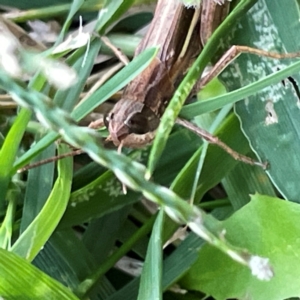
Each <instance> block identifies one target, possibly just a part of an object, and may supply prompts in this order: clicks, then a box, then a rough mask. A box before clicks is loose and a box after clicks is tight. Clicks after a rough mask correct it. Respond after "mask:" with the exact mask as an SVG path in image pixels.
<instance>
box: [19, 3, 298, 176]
mask: <svg viewBox="0 0 300 300" xmlns="http://www.w3.org/2000/svg"><path fill="white" fill-rule="evenodd" d="M219 2H221V3H219ZM223 2H224V1H214V0H202V1H201V6H200V7H199V8H196V9H192V8H186V7H185V6H184V5H183V4H182V3H181V2H180V1H179V0H178V1H170V0H158V3H157V6H156V10H155V14H154V18H153V20H152V22H151V24H150V27H149V30H148V32H147V34H146V35H145V37H144V38H143V39H142V41H141V43H140V44H139V46H138V48H137V49H136V52H135V55H138V54H139V53H141V52H142V51H143V50H145V49H146V48H147V47H153V46H158V47H159V51H158V53H157V55H156V57H155V58H154V59H153V61H152V62H151V63H150V65H149V66H148V68H146V69H145V70H144V71H143V72H142V73H141V74H139V75H138V76H137V77H136V78H135V79H134V80H133V81H131V83H130V84H129V85H128V86H127V88H126V89H125V91H124V93H123V96H122V98H121V100H120V101H118V102H117V104H116V105H115V106H114V108H113V109H112V111H111V112H110V113H109V114H108V115H107V116H106V117H105V120H104V123H105V124H106V127H107V128H108V130H109V134H110V135H109V137H108V139H107V140H108V141H112V142H113V143H114V144H115V145H116V146H128V147H130V148H140V147H144V146H145V145H148V144H150V143H151V142H152V140H153V139H154V136H155V130H156V129H157V127H158V125H159V122H160V117H161V116H162V114H163V113H164V110H165V108H166V106H167V105H168V103H169V101H170V100H171V98H172V96H173V93H174V92H175V90H176V88H177V87H178V85H179V83H180V82H181V80H182V79H183V77H184V76H185V74H186V72H187V70H188V69H189V67H190V66H191V64H192V63H193V62H194V60H195V59H196V57H197V56H198V55H199V53H200V52H201V51H202V49H203V45H205V43H206V41H207V40H208V38H209V37H210V35H211V34H212V32H213V31H214V30H215V29H216V28H217V27H218V26H219V25H220V23H221V22H222V21H223V19H224V18H225V17H226V15H227V14H228V10H229V2H226V1H225V2H224V3H223ZM242 52H247V53H252V54H256V55H262V56H267V57H271V58H277V59H281V58H294V57H299V56H300V53H287V54H279V53H270V52H267V51H264V50H260V49H254V48H250V47H247V46H232V47H231V48H230V49H229V50H228V51H227V52H226V53H225V54H224V55H223V56H222V58H221V59H220V60H219V61H218V63H217V64H216V65H215V66H214V67H213V69H212V70H211V73H210V75H208V76H206V77H204V78H203V79H200V80H199V82H198V83H197V84H196V88H195V89H194V91H197V90H198V89H200V88H202V87H203V86H204V85H205V84H206V83H207V82H208V81H209V80H210V79H211V78H212V77H215V76H216V75H217V74H218V73H220V71H221V70H222V69H224V68H225V67H226V66H227V64H228V63H230V62H231V61H232V60H233V59H234V58H235V57H236V56H237V55H239V54H240V53H242ZM99 123H100V124H101V123H102V122H99ZM99 123H98V122H97V121H96V122H95V124H99ZM177 123H178V124H180V125H182V126H185V127H186V128H188V129H190V130H192V131H193V132H195V133H196V134H198V135H199V136H201V137H202V138H204V139H206V140H207V141H209V142H210V143H213V144H217V145H218V146H220V147H221V148H223V149H224V150H225V151H226V152H228V153H229V154H230V155H231V156H232V157H233V158H235V159H237V160H241V161H243V162H245V163H250V164H258V165H260V166H262V167H265V166H266V165H265V164H262V163H259V162H255V161H253V160H252V159H250V158H248V157H245V156H243V155H241V154H239V153H237V152H235V151H234V150H232V149H231V148H229V147H228V146H227V145H226V144H224V143H223V142H222V141H220V140H219V139H218V138H217V137H214V136H212V135H211V134H209V133H208V132H206V131H205V130H203V129H200V128H198V127H197V126H195V125H193V124H192V123H190V122H189V121H186V120H181V119H178V120H177ZM102 124H103V123H102ZM90 127H94V125H93V124H91V125H90ZM79 153H82V151H81V150H76V151H75V152H71V153H69V154H67V155H65V156H71V155H76V154H79ZM60 158H61V157H60ZM56 159H58V158H56ZM56 159H55V160H56ZM53 160H54V159H53V158H50V159H49V160H47V161H46V162H50V161H53ZM42 163H45V162H38V163H36V164H32V165H29V166H27V167H25V168H24V169H22V171H24V170H27V169H29V168H31V167H35V166H37V165H40V164H42Z"/></svg>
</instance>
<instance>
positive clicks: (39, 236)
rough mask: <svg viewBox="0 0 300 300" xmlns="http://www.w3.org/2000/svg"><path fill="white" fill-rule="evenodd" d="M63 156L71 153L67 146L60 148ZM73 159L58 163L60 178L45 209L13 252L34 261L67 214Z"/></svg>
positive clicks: (13, 247)
mask: <svg viewBox="0 0 300 300" xmlns="http://www.w3.org/2000/svg"><path fill="white" fill-rule="evenodd" d="M60 148H61V151H60V152H59V153H61V154H63V153H66V152H68V151H69V148H68V147H67V146H66V145H61V146H60ZM71 179H72V159H71V158H70V157H69V158H65V159H62V160H60V161H59V162H58V178H57V179H56V182H55V184H54V187H53V190H52V192H51V194H50V195H49V198H48V200H47V201H46V203H45V205H44V207H43V208H42V210H41V212H40V213H39V214H38V216H37V217H36V218H35V219H34V221H33V222H32V223H31V224H30V225H29V226H28V227H27V229H26V230H25V231H24V232H23V233H22V234H21V236H20V237H19V238H18V239H17V241H16V242H15V243H14V245H13V246H12V248H11V251H12V252H14V253H16V254H18V255H19V256H21V257H23V258H26V259H27V260H29V261H32V260H33V258H34V257H35V256H36V255H37V254H38V252H39V251H40V249H41V248H42V247H43V245H44V244H45V243H46V241H47V240H48V239H49V237H50V236H51V234H52V233H53V231H54V229H55V228H56V226H57V224H58V223H59V221H60V219H61V217H62V215H63V214H64V212H65V209H66V206H67V203H68V200H69V197H70V191H71Z"/></svg>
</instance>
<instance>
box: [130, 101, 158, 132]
mask: <svg viewBox="0 0 300 300" xmlns="http://www.w3.org/2000/svg"><path fill="white" fill-rule="evenodd" d="M124 123H125V125H126V126H127V127H128V129H129V131H130V133H136V134H145V133H147V132H150V131H154V130H155V129H156V128H157V127H158V124H159V117H158V116H157V115H156V114H155V113H154V112H153V111H152V110H151V109H150V108H148V107H147V106H144V108H143V109H142V111H141V112H137V113H134V114H132V115H130V116H129V117H128V118H127V120H126V121H125V122H124Z"/></svg>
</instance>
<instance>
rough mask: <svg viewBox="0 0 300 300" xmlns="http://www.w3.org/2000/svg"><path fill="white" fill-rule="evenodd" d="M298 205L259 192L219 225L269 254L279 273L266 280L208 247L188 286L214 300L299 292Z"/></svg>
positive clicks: (277, 299)
mask: <svg viewBox="0 0 300 300" xmlns="http://www.w3.org/2000/svg"><path fill="white" fill-rule="evenodd" d="M299 218H300V207H299V205H298V204H295V203H292V202H288V201H283V200H281V199H278V198H272V197H269V196H262V195H258V194H256V195H254V196H252V197H251V202H250V203H249V204H247V205H246V206H244V207H243V208H242V209H240V210H239V211H238V212H236V213H235V214H233V215H232V216H231V217H230V218H229V219H227V220H226V221H223V222H222V223H221V225H220V229H222V230H225V231H224V232H226V233H225V237H226V238H227V239H228V240H230V241H231V242H232V243H234V244H235V245H239V246H240V247H242V248H244V249H249V250H250V251H251V253H254V254H255V255H259V256H262V257H265V258H268V259H269V261H270V264H271V265H272V268H273V272H274V277H273V278H272V279H271V280H270V281H261V280H258V279H257V278H255V277H254V276H253V275H251V272H250V271H249V269H247V268H246V267H244V266H242V265H240V264H237V263H236V262H233V261H232V260H231V259H229V258H228V257H226V256H225V255H224V254H223V253H221V252H220V251H218V250H216V249H214V248H212V247H211V246H209V245H205V246H204V247H203V248H202V249H201V250H200V253H199V258H198V261H197V263H196V264H195V265H194V266H193V267H192V268H191V270H190V271H189V272H188V273H187V275H186V276H185V277H184V279H183V281H182V282H181V283H182V284H183V287H184V288H188V289H193V290H201V291H203V292H205V293H206V294H208V295H212V296H213V297H214V299H217V300H222V299H228V298H231V299H232V298H238V299H245V298H249V299H255V300H265V299H272V300H282V299H286V298H289V297H296V296H299V294H300V286H299V284H298V278H299V276H300V266H299V263H298V261H299V247H300V240H299V230H300V224H299Z"/></svg>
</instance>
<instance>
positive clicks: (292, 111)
mask: <svg viewBox="0 0 300 300" xmlns="http://www.w3.org/2000/svg"><path fill="white" fill-rule="evenodd" d="M298 13H299V3H298V2H297V1H288V0H283V1H280V5H279V3H276V4H275V5H274V1H272V0H262V1H260V2H259V3H258V4H257V5H256V6H254V7H253V9H252V10H251V11H250V12H249V18H245V19H243V20H242V23H241V26H240V27H239V28H238V29H237V30H236V31H235V32H234V38H233V40H232V41H231V43H235V44H246V45H250V46H255V47H258V48H262V49H264V50H268V51H276V52H284V51H288V52H293V51H299V49H300V42H299V39H297V38H293V37H295V36H297V34H298V32H299V30H300V25H299V23H298V21H297V20H298V19H299V14H298ZM261 18H263V19H264V25H263V26H257V22H258V20H259V19H261ZM248 32H249V33H251V36H250V35H249V34H247V33H248ZM289 62H290V61H289V60H284V61H278V60H272V59H269V58H262V57H258V56H253V55H242V56H241V57H240V58H238V60H236V61H235V62H234V63H233V64H232V66H231V67H230V68H229V70H228V71H226V72H225V73H224V74H223V78H225V77H226V85H227V86H228V88H229V89H230V90H232V89H236V88H238V87H239V86H241V85H242V86H244V85H246V84H248V83H249V82H253V81H255V80H257V79H259V78H261V77H264V76H266V75H267V74H270V73H273V72H274V71H276V70H278V69H283V68H285V66H286V65H287V64H289ZM297 64H299V62H297ZM237 69H238V70H239V71H238V72H239V74H240V76H236V75H235V74H236V70H237ZM298 72H299V71H298ZM298 72H297V73H298ZM299 79H300V78H299V75H293V80H295V83H296V82H297V81H298V80H299ZM297 89H298V86H297V85H294V84H293V82H292V81H289V80H288V79H285V80H284V82H280V83H278V84H273V85H271V86H269V87H268V88H266V89H265V90H263V91H260V92H258V93H256V94H255V95H253V96H251V97H247V98H246V99H244V101H240V102H238V103H237V104H236V112H237V114H238V116H239V118H240V120H241V124H242V129H243V131H244V133H245V135H246V136H247V137H248V139H249V141H250V144H251V146H252V148H253V150H254V151H255V152H256V153H257V155H258V157H259V158H260V159H261V160H262V161H268V162H269V169H268V170H267V173H268V175H269V177H270V179H271V180H272V182H273V184H274V185H275V186H276V187H277V189H278V190H279V191H280V193H281V194H282V195H283V197H285V198H286V199H289V200H292V201H297V202H300V197H299V194H300V189H299V187H300V185H299V180H300V175H299V174H300V172H299V165H300V157H299V155H298V153H299V151H300V147H299V145H300V143H299V139H300V136H299V130H298V128H300V119H299V115H298V111H299V93H298V92H297Z"/></svg>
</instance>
